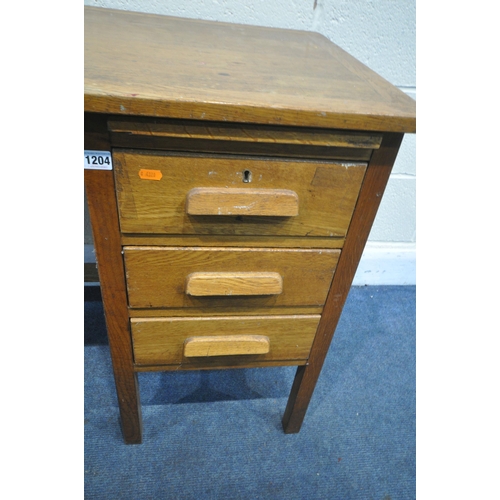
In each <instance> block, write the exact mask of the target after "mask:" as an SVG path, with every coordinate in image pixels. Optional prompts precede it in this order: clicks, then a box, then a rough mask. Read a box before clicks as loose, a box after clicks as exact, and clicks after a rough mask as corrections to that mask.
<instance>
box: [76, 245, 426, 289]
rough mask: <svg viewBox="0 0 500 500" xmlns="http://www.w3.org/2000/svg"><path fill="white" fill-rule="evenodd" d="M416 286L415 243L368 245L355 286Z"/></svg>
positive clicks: (88, 252)
mask: <svg viewBox="0 0 500 500" xmlns="http://www.w3.org/2000/svg"><path fill="white" fill-rule="evenodd" d="M93 250H94V247H93V245H85V262H95V255H94V251H93ZM415 284H416V245H415V243H371V242H368V243H367V244H366V247H365V251H364V252H363V256H362V257H361V262H360V263H359V266H358V270H357V271H356V275H355V277H354V282H353V285H354V286H364V285H415Z"/></svg>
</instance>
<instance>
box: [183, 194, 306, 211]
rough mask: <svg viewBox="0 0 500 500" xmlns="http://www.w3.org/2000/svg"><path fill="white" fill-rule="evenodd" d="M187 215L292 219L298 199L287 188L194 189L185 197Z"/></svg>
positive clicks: (297, 207) (297, 208) (296, 208)
mask: <svg viewBox="0 0 500 500" xmlns="http://www.w3.org/2000/svg"><path fill="white" fill-rule="evenodd" d="M186 212H187V214H188V215H263V216H274V217H293V216H296V215H298V214H299V197H298V196H297V193H296V192H295V191H289V190H288V189H252V188H248V189H241V188H194V189H191V191H189V193H188V195H187V199H186Z"/></svg>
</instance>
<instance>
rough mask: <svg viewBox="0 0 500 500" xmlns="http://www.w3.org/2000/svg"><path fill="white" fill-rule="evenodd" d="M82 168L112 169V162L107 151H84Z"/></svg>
mask: <svg viewBox="0 0 500 500" xmlns="http://www.w3.org/2000/svg"><path fill="white" fill-rule="evenodd" d="M83 165H84V168H90V169H93V170H113V162H112V160H111V153H110V152H109V151H84V152H83Z"/></svg>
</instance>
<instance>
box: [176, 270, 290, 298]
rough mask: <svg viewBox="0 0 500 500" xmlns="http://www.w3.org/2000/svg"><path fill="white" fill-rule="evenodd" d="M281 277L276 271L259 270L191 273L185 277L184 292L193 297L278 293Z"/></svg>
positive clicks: (281, 285)
mask: <svg viewBox="0 0 500 500" xmlns="http://www.w3.org/2000/svg"><path fill="white" fill-rule="evenodd" d="M282 292H283V278H282V277H281V276H280V275H279V274H278V273H269V272H268V273H265V272H260V271H254V272H244V271H241V272H239V273H227V272H218V273H206V272H201V273H191V274H190V275H189V276H188V277H187V279H186V293H187V295H192V296H193V297H212V296H218V295H223V296H224V295H279V294H280V293H282Z"/></svg>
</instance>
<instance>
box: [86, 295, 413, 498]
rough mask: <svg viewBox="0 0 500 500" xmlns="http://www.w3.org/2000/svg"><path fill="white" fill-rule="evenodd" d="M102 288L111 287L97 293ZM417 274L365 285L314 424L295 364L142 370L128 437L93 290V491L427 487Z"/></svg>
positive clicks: (227, 494)
mask: <svg viewBox="0 0 500 500" xmlns="http://www.w3.org/2000/svg"><path fill="white" fill-rule="evenodd" d="M96 299H97V300H96ZM415 303H416V287H414V286H380V287H353V288H352V289H351V291H350V293H349V296H348V299H347V302H346V305H345V308H344V311H343V314H342V317H341V320H340V322H339V325H338V328H337V332H336V333H335V336H334V339H333V342H332V344H331V347H330V351H329V353H328V356H327V358H326V361H325V365H324V368H323V371H322V373H321V376H320V378H319V381H318V384H317V386H316V390H315V392H314V395H313V398H312V400H311V403H310V406H309V409H308V412H307V414H306V417H305V420H304V424H303V426H302V429H301V431H300V433H298V434H291V435H286V434H284V433H283V430H282V427H281V418H282V415H283V411H284V409H285V406H286V402H287V399H288V393H289V391H290V388H291V384H292V381H293V377H294V374H295V368H294V367H283V368H281V367H280V368H265V369H238V370H213V371H198V372H178V373H173V372H165V373H141V374H139V384H140V397H141V403H142V415H143V425H144V436H143V443H142V444H141V445H125V444H124V443H123V439H122V436H121V431H120V425H119V413H118V407H117V400H116V394H115V388H114V380H113V374H112V369H111V358H110V354H109V348H108V345H107V341H106V329H105V324H104V316H103V309H102V302H100V300H98V297H92V296H89V299H88V300H86V301H85V348H84V349H85V416H84V417H85V425H84V439H85V460H84V461H85V476H84V477H85V498H89V499H134V500H143V499H144V500H145V499H155V500H161V499H176V500H177V499H178V500H182V499H186V500H187V499H190V500H191V499H192V500H202V499H214V500H219V499H243V500H247V499H248V500H253V499H290V500H293V499H308V500H309V499H339V500H348V499H376V500H390V499H393V500H396V499H403V500H406V499H413V498H415V496H416V491H415V490H416V488H415V472H416V465H415V463H416V457H415V455H416V439H415V431H416V392H415V385H416V383H415V361H416V360H415V356H416V354H415V332H416V328H415V326H416V315H415Z"/></svg>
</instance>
